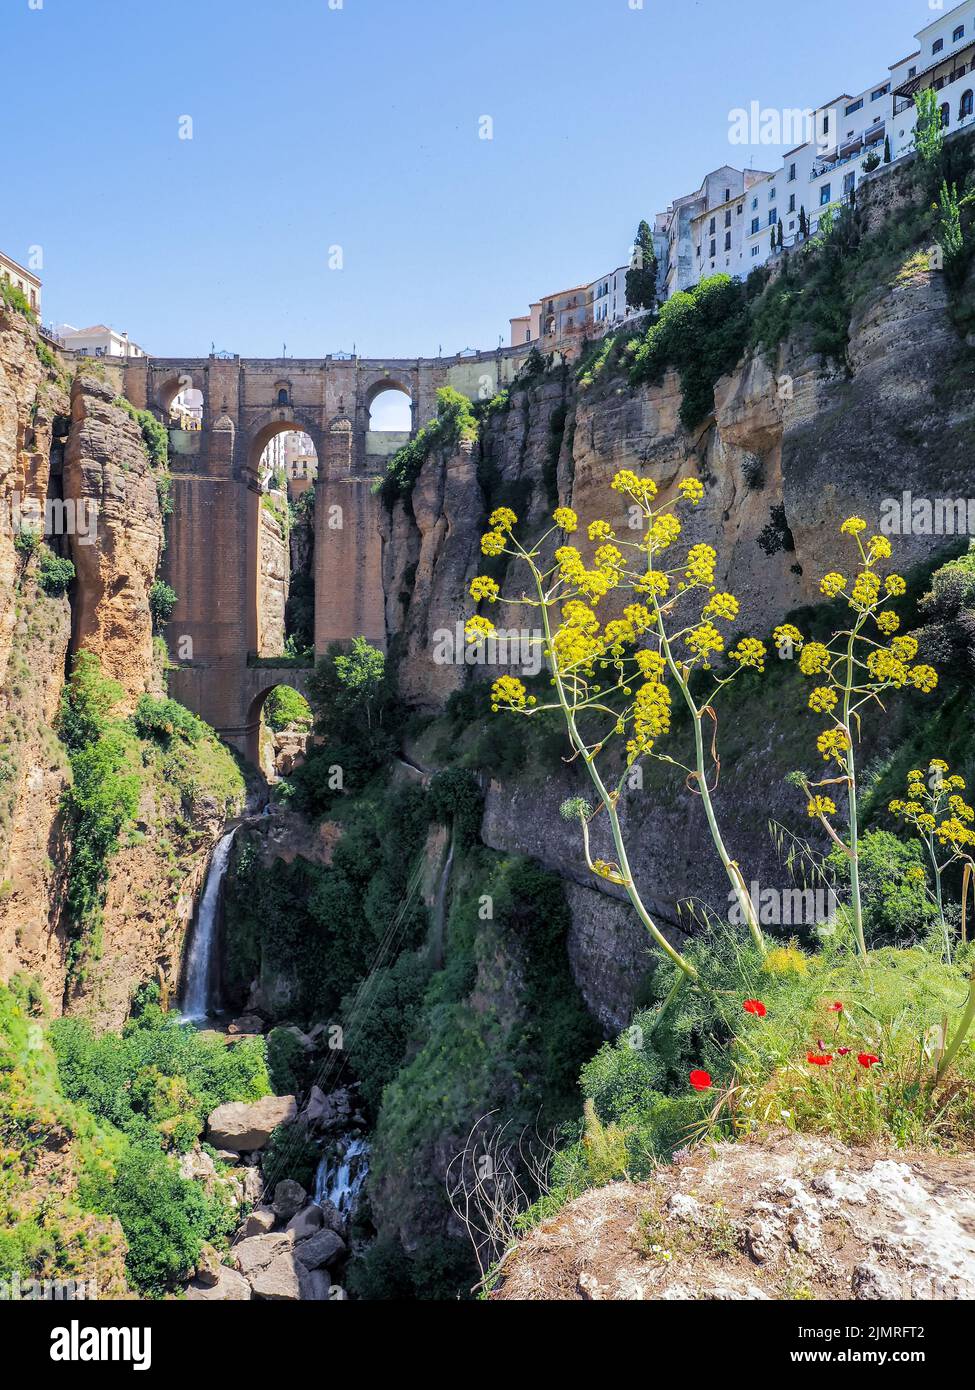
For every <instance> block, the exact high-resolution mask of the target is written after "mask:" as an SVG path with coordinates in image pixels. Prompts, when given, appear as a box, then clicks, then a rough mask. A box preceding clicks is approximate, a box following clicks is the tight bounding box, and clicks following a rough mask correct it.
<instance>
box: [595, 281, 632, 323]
mask: <svg viewBox="0 0 975 1390" xmlns="http://www.w3.org/2000/svg"><path fill="white" fill-rule="evenodd" d="M628 270H629V266H627V265H621V266H617V268H616V269H615V270H611V271H610V272H609V274H608V275H601V276H600V277H599V279H598V280H594V281H593V282H592V284H591V285H590V286H589V299H590V314H591V317H590V322H591V323H592V324H593V325H594V327H595V329H596V332H597V333H605V332H608V331H609V330H610V329H611V328H614V327H615V326H616V325H617V324H619V323H622V322H623V320H624V319H625V318H627V317H628V316H629V314H630V313H631V312H632V310H631V309H630V308H629V306H628V304H627V302H626V273H627V271H628Z"/></svg>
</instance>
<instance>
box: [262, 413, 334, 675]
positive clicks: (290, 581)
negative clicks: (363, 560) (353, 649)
mask: <svg viewBox="0 0 975 1390" xmlns="http://www.w3.org/2000/svg"><path fill="white" fill-rule="evenodd" d="M254 454H256V461H255V462H253V463H252V468H251V476H252V479H253V486H254V489H255V493H256V500H257V508H256V510H257V516H256V518H255V520H254V531H255V535H254V536H253V537H252V538H250V539H251V554H252V556H253V570H252V574H253V576H254V585H253V589H252V593H253V594H254V604H255V615H254V620H253V621H252V623H251V629H252V642H253V645H252V648H251V650H252V651H253V652H254V654H255V655H256V656H257V657H261V658H267V657H276V656H282V657H288V658H291V659H299V658H300V659H304V660H310V658H311V653H312V649H313V647H314V642H315V580H314V573H315V555H314V546H315V526H314V511H315V484H316V481H317V478H318V451H317V449H316V448H315V443H314V440H313V439H312V437H311V435H310V434H308V433H306V432H305V431H303V430H297V429H295V428H294V425H293V424H289V423H287V422H283V421H282V422H276V423H274V424H271V425H268V426H267V427H266V428H265V429H264V430H263V431H262V432H261V433H260V434H259V435H258V436H257V439H256V440H255V443H254ZM252 458H253V455H252Z"/></svg>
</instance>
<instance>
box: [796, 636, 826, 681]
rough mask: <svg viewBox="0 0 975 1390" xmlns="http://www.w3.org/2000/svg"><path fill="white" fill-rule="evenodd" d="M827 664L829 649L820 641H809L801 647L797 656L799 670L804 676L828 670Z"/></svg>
mask: <svg viewBox="0 0 975 1390" xmlns="http://www.w3.org/2000/svg"><path fill="white" fill-rule="evenodd" d="M829 666H830V655H829V651H828V649H827V648H826V647H825V646H824V645H823V643H822V642H809V643H807V645H806V646H805V647H803V649H802V655H801V656H800V658H799V670H800V671H801V672H802V674H803V675H804V676H819V675H822V674H823V672H824V671H828V670H829Z"/></svg>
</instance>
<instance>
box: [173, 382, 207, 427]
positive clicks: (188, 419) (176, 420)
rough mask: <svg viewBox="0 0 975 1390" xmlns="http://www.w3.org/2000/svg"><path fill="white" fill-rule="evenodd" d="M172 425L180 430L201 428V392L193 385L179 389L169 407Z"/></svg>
mask: <svg viewBox="0 0 975 1390" xmlns="http://www.w3.org/2000/svg"><path fill="white" fill-rule="evenodd" d="M169 419H170V423H171V425H172V426H174V427H175V428H176V429H182V430H201V429H202V428H203V392H202V391H198V390H197V389H196V387H195V386H190V387H187V389H186V390H184V391H179V392H177V394H176V395H175V396H174V397H173V401H172V404H171V405H170V407H169Z"/></svg>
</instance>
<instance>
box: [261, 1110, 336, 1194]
mask: <svg viewBox="0 0 975 1390" xmlns="http://www.w3.org/2000/svg"><path fill="white" fill-rule="evenodd" d="M320 1159H321V1155H320V1153H319V1150H318V1145H317V1144H316V1143H315V1142H314V1140H313V1139H312V1138H311V1137H310V1135H309V1133H308V1130H307V1129H306V1128H305V1126H304V1125H302V1124H299V1123H298V1121H297V1120H294V1121H292V1122H291V1123H289V1124H284V1125H278V1127H277V1129H276V1130H275V1131H274V1133H273V1134H272V1135H271V1138H270V1139H269V1140H268V1144H267V1148H266V1149H265V1150H264V1155H263V1157H262V1159H261V1168H262V1170H263V1173H264V1181H265V1183H266V1185H267V1187H268V1189H269V1190H273V1189H274V1187H275V1185H276V1184H277V1183H279V1182H283V1181H284V1180H285V1178H291V1180H292V1181H293V1182H297V1183H300V1184H301V1186H302V1187H303V1188H304V1189H305V1191H306V1192H312V1191H314V1187H315V1174H316V1172H317V1171H318V1164H319V1161H320Z"/></svg>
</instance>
